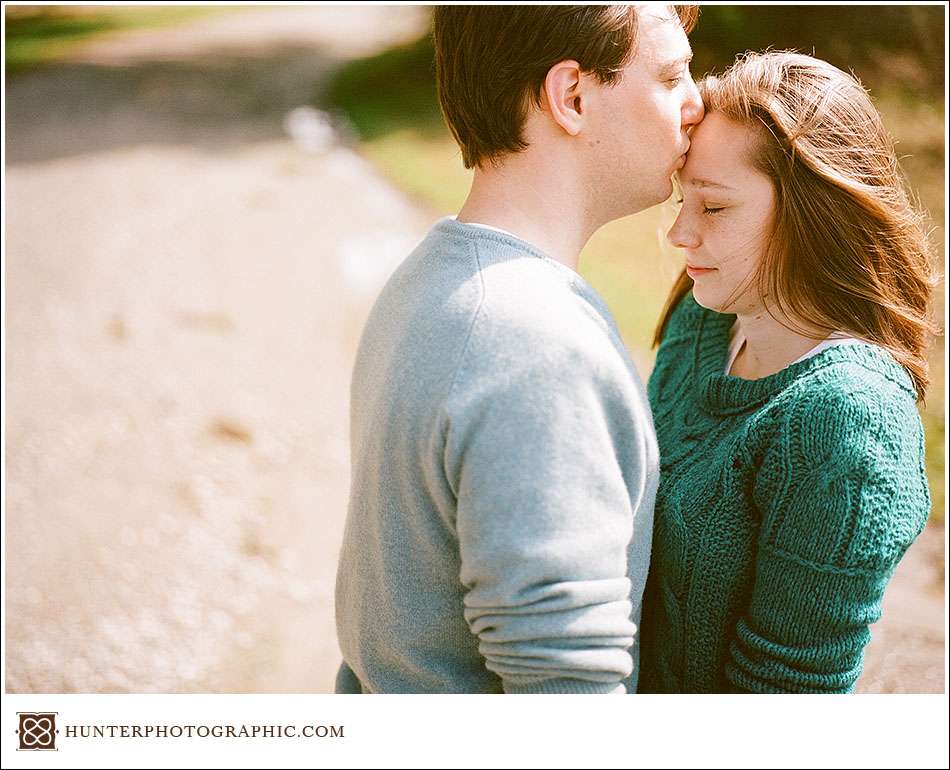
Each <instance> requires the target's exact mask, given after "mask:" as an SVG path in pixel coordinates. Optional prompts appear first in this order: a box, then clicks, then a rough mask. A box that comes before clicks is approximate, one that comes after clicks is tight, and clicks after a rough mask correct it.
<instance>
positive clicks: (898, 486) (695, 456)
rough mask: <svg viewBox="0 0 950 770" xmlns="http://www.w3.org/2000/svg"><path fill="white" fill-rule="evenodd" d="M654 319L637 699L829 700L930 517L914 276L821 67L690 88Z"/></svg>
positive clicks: (892, 173) (849, 118) (835, 78)
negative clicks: (679, 259)
mask: <svg viewBox="0 0 950 770" xmlns="http://www.w3.org/2000/svg"><path fill="white" fill-rule="evenodd" d="M700 92H701V93H702V95H703V99H704V102H705V104H706V111H707V114H706V118H705V120H704V121H703V123H701V124H700V125H699V126H698V127H697V128H696V129H694V131H693V134H692V136H691V148H690V152H689V157H688V161H687V163H686V165H685V166H684V167H683V169H682V170H681V172H680V179H679V183H680V186H681V189H682V194H683V198H682V208H681V210H680V213H679V216H678V217H677V219H676V222H675V223H674V225H673V227H672V229H671V230H670V232H669V236H668V237H669V239H670V241H671V242H672V243H673V244H674V245H675V246H677V247H679V248H682V249H683V250H684V251H685V253H686V262H687V267H686V270H685V271H684V274H683V275H681V276H680V278H679V280H678V282H677V284H676V286H675V287H674V289H673V292H672V295H671V296H670V298H669V300H668V302H667V307H666V311H665V313H664V317H663V319H662V320H661V322H660V325H659V327H658V332H657V340H656V342H657V343H658V344H660V348H659V351H658V353H657V362H656V368H655V370H654V373H653V375H652V377H651V379H650V383H649V391H650V401H651V405H652V407H653V412H654V419H655V423H656V431H657V436H658V439H659V444H660V454H661V480H660V488H659V492H658V495H657V504H656V519H655V532H654V543H653V555H652V562H651V568H650V577H649V580H648V582H647V588H646V593H645V596H644V603H643V604H644V616H643V620H642V626H641V645H642V650H641V658H640V663H641V665H640V677H639V691H640V692H730V691H751V692H799V693H805V692H821V693H826V692H849V691H851V690H853V688H854V685H855V682H856V681H857V679H858V676H859V675H860V673H861V667H862V661H863V650H864V647H865V645H866V644H867V642H868V641H869V639H870V633H869V631H868V626H869V625H870V624H872V623H874V622H875V621H876V620H877V619H878V618H879V617H880V614H881V599H882V596H883V594H884V589H885V586H886V585H887V582H888V580H889V578H890V576H891V575H892V574H893V572H894V568H895V567H896V565H897V563H898V561H899V560H900V558H901V557H902V555H903V554H904V552H905V551H906V549H907V547H908V546H909V545H910V544H911V543H912V542H913V540H914V538H915V537H916V536H917V535H918V534H919V533H920V531H921V530H922V529H923V527H924V525H925V523H926V521H927V516H928V513H929V510H930V497H929V493H928V488H927V479H926V476H925V473H924V442H923V428H922V425H921V422H920V418H919V416H918V412H917V409H916V401H918V400H920V399H922V398H923V396H924V391H925V389H926V386H927V379H928V378H927V364H926V360H925V358H924V344H925V336H926V333H927V331H928V330H929V325H928V321H927V313H928V307H929V300H930V294H931V291H932V287H933V276H932V271H931V266H930V259H929V252H928V247H927V244H926V238H925V236H924V234H923V232H922V230H921V226H920V220H919V218H918V215H917V214H916V213H915V212H914V210H913V208H912V207H911V205H910V203H909V201H908V197H907V193H906V190H905V188H904V185H903V183H902V180H901V177H900V172H899V169H898V166H897V161H896V157H895V154H894V150H893V146H892V143H891V141H890V140H889V138H888V135H887V133H886V131H885V130H884V128H883V125H882V122H881V118H880V116H879V115H878V113H877V111H876V110H875V108H874V106H873V105H872V103H871V101H870V99H869V98H868V96H867V94H866V93H865V92H864V90H863V89H862V88H861V86H860V85H859V84H858V83H857V82H856V81H855V80H854V79H853V78H852V77H850V76H848V75H846V74H845V73H844V72H842V71H840V70H838V69H836V68H835V67H833V66H831V65H830V64H828V63H826V62H823V61H820V60H818V59H814V58H811V57H808V56H801V55H798V54H794V53H787V52H770V53H764V54H748V55H746V56H745V57H742V58H740V59H739V60H738V61H737V62H736V64H734V65H733V66H732V67H731V68H730V69H729V70H728V71H727V72H726V73H725V74H724V75H723V76H722V77H720V78H707V79H706V80H705V81H704V82H702V83H700Z"/></svg>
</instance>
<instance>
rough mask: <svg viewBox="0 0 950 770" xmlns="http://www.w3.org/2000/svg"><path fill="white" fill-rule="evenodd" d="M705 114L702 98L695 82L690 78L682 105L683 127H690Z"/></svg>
mask: <svg viewBox="0 0 950 770" xmlns="http://www.w3.org/2000/svg"><path fill="white" fill-rule="evenodd" d="M705 114H706V108H705V107H704V106H703V98H702V97H701V96H700V95H699V89H698V88H696V83H694V82H693V79H692V78H690V79H689V91H688V93H687V95H686V103H685V104H684V105H683V127H684V128H692V127H693V126H695V125H696V124H697V123H699V122H700V121H701V120H702V119H703V116H704V115H705Z"/></svg>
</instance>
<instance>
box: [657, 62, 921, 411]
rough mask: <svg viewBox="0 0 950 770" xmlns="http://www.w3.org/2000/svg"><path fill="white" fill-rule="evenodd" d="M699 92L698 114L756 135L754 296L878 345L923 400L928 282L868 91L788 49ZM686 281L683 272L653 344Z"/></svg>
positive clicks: (790, 315) (912, 218)
mask: <svg viewBox="0 0 950 770" xmlns="http://www.w3.org/2000/svg"><path fill="white" fill-rule="evenodd" d="M698 85H699V90H700V93H701V94H702V97H703V102H704V103H705V105H706V111H707V112H710V113H711V112H721V113H722V114H723V115H725V116H726V117H728V118H730V119H732V120H734V121H736V122H738V123H740V124H742V125H745V126H749V127H751V128H753V129H754V130H755V131H756V132H757V133H758V134H759V141H758V142H757V143H756V145H757V146H756V148H755V149H754V150H753V156H752V157H751V158H750V160H751V162H752V164H753V165H754V167H755V168H757V169H758V170H759V171H761V172H762V173H764V174H766V175H767V176H768V177H769V178H770V179H771V180H772V184H773V186H774V189H775V193H776V211H775V219H774V226H773V230H772V233H771V237H770V238H769V241H768V245H767V246H766V249H765V253H764V255H763V258H762V260H761V262H760V264H759V266H758V268H757V270H756V273H755V275H754V276H753V280H754V281H755V282H756V284H757V286H758V290H759V292H760V295H761V296H762V297H768V298H769V299H770V300H771V301H772V302H774V303H775V307H776V308H778V309H779V310H780V311H781V313H782V314H783V315H784V316H785V318H786V319H798V320H799V321H803V322H805V323H806V324H808V325H810V326H811V327H812V329H819V330H822V331H824V332H825V333H830V332H833V331H838V330H846V331H848V332H850V333H852V334H854V335H856V336H858V337H860V338H862V339H865V340H867V341H868V342H873V343H876V344H878V345H881V346H882V347H884V348H886V349H887V350H889V351H890V352H891V354H892V355H893V356H894V357H895V358H896V359H897V360H898V361H899V362H900V363H901V364H902V365H903V366H904V368H905V369H906V370H907V372H908V374H909V375H910V377H911V379H912V380H913V383H914V388H915V389H916V391H917V398H918V400H922V399H923V397H924V392H925V390H926V388H927V384H928V382H929V375H928V366H927V360H926V357H925V355H924V349H925V347H926V344H927V334H928V332H934V331H935V328H934V326H933V324H932V323H931V322H930V320H929V312H930V301H931V293H932V291H933V287H934V285H935V284H936V276H935V274H934V270H933V266H932V262H931V251H930V247H929V245H928V242H927V236H926V234H925V233H924V230H923V226H922V215H921V214H920V213H919V212H918V210H917V208H916V207H915V206H914V205H912V203H911V201H910V197H909V195H908V191H907V186H906V183H905V181H904V178H903V176H902V174H901V171H900V167H899V165H898V162H897V156H896V153H895V152H894V143H893V141H892V140H891V138H890V136H889V135H888V133H887V131H886V130H885V128H884V124H883V122H882V120H881V116H880V114H879V113H878V111H877V110H876V109H875V107H874V105H873V104H872V102H871V99H870V97H869V96H868V94H867V92H865V90H864V88H863V87H862V86H861V84H860V83H858V82H857V81H856V80H855V79H854V78H853V77H851V76H850V75H847V74H846V73H844V72H842V71H841V70H839V69H838V68H837V67H834V66H832V65H831V64H828V63H827V62H825V61H822V60H820V59H815V58H813V57H811V56H804V55H802V54H798V53H795V52H792V51H767V52H765V53H747V54H744V55H742V56H740V57H739V58H738V59H737V61H736V62H735V63H734V64H733V65H732V66H731V67H730V68H729V69H728V70H726V72H725V73H724V74H722V75H721V76H718V77H717V76H709V77H707V78H705V79H704V80H702V81H701V82H700V83H699V84H698ZM692 285H693V281H692V279H691V278H689V276H687V275H686V272H685V270H684V271H683V272H682V273H681V274H680V276H679V278H678V279H677V280H676V283H675V285H674V286H673V289H672V291H671V293H670V296H669V298H668V299H667V301H666V306H665V307H664V310H663V313H662V315H661V317H660V322H659V324H658V325H657V328H656V334H655V336H654V340H653V344H654V346H656V345H659V344H660V341H661V340H662V338H663V333H664V331H665V328H666V324H667V321H668V320H669V317H670V313H671V312H672V311H673V309H674V308H675V307H676V305H677V304H678V303H679V301H680V300H681V299H682V297H683V296H684V295H685V294H686V293H687V292H688V291H689V290H690V289H691V288H692ZM796 331H799V332H800V333H803V334H806V336H813V335H814V332H813V331H808V330H805V329H796Z"/></svg>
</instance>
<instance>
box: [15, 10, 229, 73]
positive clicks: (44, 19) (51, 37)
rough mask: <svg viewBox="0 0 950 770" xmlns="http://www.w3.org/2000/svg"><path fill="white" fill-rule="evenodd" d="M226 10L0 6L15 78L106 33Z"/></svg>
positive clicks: (164, 24)
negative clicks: (2, 11)
mask: <svg viewBox="0 0 950 770" xmlns="http://www.w3.org/2000/svg"><path fill="white" fill-rule="evenodd" d="M227 10H228V8H227V7H224V6H181V5H179V6H174V5H170V6H147V7H135V6H81V7H76V6H55V5H44V6H26V5H20V6H13V5H6V6H4V16H5V34H4V46H5V49H4V60H5V63H6V71H7V75H16V74H19V73H22V72H25V71H28V70H31V69H34V68H35V67H37V66H40V65H44V64H51V63H54V62H56V61H58V60H60V59H61V58H63V57H64V56H68V55H69V53H70V52H72V51H74V50H75V49H76V47H77V46H78V45H80V44H81V43H83V42H85V41H86V40H88V39H90V38H92V37H96V36H99V35H103V34H107V33H109V32H116V31H119V30H127V29H137V28H140V27H157V26H166V25H170V24H178V23H179V22H183V21H190V20H192V19H197V18H202V17H204V16H209V15H211V14H219V13H222V12H225V11H227Z"/></svg>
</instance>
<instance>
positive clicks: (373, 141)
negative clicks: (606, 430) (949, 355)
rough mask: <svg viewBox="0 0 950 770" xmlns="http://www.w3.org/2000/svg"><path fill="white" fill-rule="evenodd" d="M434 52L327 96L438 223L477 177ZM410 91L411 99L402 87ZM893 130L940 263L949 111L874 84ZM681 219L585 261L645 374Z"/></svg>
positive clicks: (424, 51) (369, 65)
mask: <svg viewBox="0 0 950 770" xmlns="http://www.w3.org/2000/svg"><path fill="white" fill-rule="evenodd" d="M431 56H432V51H431V46H430V45H429V44H428V43H427V42H426V41H424V40H422V41H418V42H417V43H415V44H412V45H410V46H403V47H401V48H400V49H396V50H394V51H391V52H387V54H384V55H383V57H374V58H370V59H365V60H361V61H360V62H357V63H355V64H354V65H352V66H350V67H347V68H344V70H343V72H342V73H341V77H340V79H339V80H338V81H337V83H335V84H334V86H333V87H332V88H331V89H330V90H329V91H326V92H324V93H322V94H320V95H319V97H320V99H319V100H320V101H322V102H323V103H324V104H325V105H328V106H331V107H334V108H337V109H341V110H343V111H344V112H346V113H347V114H348V116H349V118H350V119H351V121H352V122H353V124H354V126H355V128H356V130H357V132H358V133H359V135H360V137H361V138H362V144H361V152H362V153H363V154H364V155H365V157H366V158H368V159H369V160H370V161H371V162H372V163H373V164H374V165H375V166H376V167H377V168H378V169H379V170H380V171H381V172H382V174H383V175H384V176H386V177H387V178H388V179H389V180H390V181H391V182H392V183H393V184H394V185H395V186H396V187H397V188H399V189H401V190H403V191H404V192H405V193H406V194H407V195H408V196H410V197H411V198H413V199H414V200H415V201H416V202H417V203H418V204H419V205H420V206H422V207H424V208H427V209H428V210H430V211H431V212H432V215H433V217H436V216H442V215H445V214H450V213H454V212H456V211H458V209H459V208H460V207H461V205H462V203H463V202H464V200H465V196H466V194H467V192H468V188H469V185H470V183H471V178H472V174H471V172H470V171H466V170H465V169H464V168H463V167H462V162H461V156H460V153H459V151H458V148H457V146H456V145H455V142H454V141H453V140H452V138H451V135H450V134H449V132H448V130H447V129H446V128H445V127H444V125H443V123H442V121H441V118H440V116H439V112H438V109H437V107H436V102H435V94H434V85H433V81H432V75H431V65H430V62H431ZM401 83H406V84H408V86H407V89H406V94H407V96H406V99H405V100H403V99H402V98H401V94H402V92H401V91H400V90H399V84H401ZM871 92H872V94H874V95H875V102H876V104H877V106H878V108H879V109H880V110H881V112H882V114H883V115H884V119H885V123H886V124H887V126H888V129H889V130H890V131H891V133H892V135H893V136H894V137H895V138H896V139H897V141H898V152H899V154H900V156H901V158H902V164H903V168H904V170H905V172H906V174H907V176H908V178H909V180H910V182H911V187H912V188H913V190H914V191H915V193H916V194H917V195H918V196H919V198H920V202H921V203H922V204H923V206H924V208H925V209H926V210H927V211H928V212H929V214H930V217H931V220H932V224H933V226H934V231H933V235H932V242H933V244H934V247H935V248H936V249H937V257H938V259H939V264H940V265H943V263H944V252H943V241H944V232H943V225H942V223H943V216H944V197H943V192H944V185H943V159H944V145H943V108H942V99H941V98H940V97H939V95H937V96H936V97H932V98H922V97H921V96H920V95H919V94H916V93H913V92H909V91H907V90H906V89H902V88H901V87H899V86H897V85H893V84H887V83H882V84H880V85H879V86H878V87H874V86H873V85H871ZM671 224H672V211H671V209H670V208H669V207H667V206H659V207H656V208H654V209H651V210H649V211H645V212H643V213H641V214H637V215H635V216H632V217H626V218H624V219H621V220H618V221H616V222H612V223H611V224H609V225H607V226H606V227H603V228H602V229H601V230H600V231H598V232H597V233H596V234H595V235H594V237H593V238H592V239H591V240H590V242H589V243H588V244H587V246H586V248H585V249H584V251H583V252H582V254H581V261H580V266H579V270H580V272H581V274H582V275H583V276H584V277H585V278H586V279H587V280H588V281H589V282H590V284H591V285H592V286H593V287H594V288H595V289H596V290H597V291H598V292H599V293H600V294H601V296H602V297H603V298H604V300H605V301H606V302H607V304H608V305H609V307H610V309H611V311H612V312H613V314H614V316H615V318H616V320H617V324H618V326H619V327H620V331H621V333H622V335H623V337H624V341H625V342H626V344H627V346H628V348H629V349H630V351H631V354H632V355H633V357H634V359H635V360H636V362H637V365H638V367H639V368H640V371H641V372H642V373H643V374H644V375H647V374H648V372H649V371H650V369H651V368H652V365H653V358H654V351H653V350H651V348H650V344H651V340H652V337H653V329H654V325H655V324H656V321H657V318H658V317H659V314H660V311H661V310H662V307H663V304H664V302H665V299H666V295H667V293H668V291H669V289H670V287H671V286H672V284H673V280H674V279H675V277H676V275H677V274H678V273H679V270H680V268H681V266H682V258H681V257H678V256H677V255H676V253H675V251H674V250H672V249H671V248H670V247H668V246H667V245H666V244H665V240H664V238H663V234H664V233H665V232H666V230H667V229H668V228H669V226H670V225H671ZM936 305H937V307H936V308H935V313H934V317H935V318H937V319H941V321H940V322H939V323H940V325H941V326H942V318H943V283H942V282H941V285H940V287H939V288H938V291H937V302H936ZM944 349H945V342H944V339H943V338H942V337H941V338H939V339H938V340H936V341H935V343H934V345H933V346H932V348H931V351H930V362H931V376H932V384H931V388H930V393H931V397H930V398H928V399H927V403H926V405H925V406H923V407H922V408H921V416H922V419H923V421H924V425H925V431H926V437H927V459H926V462H927V473H928V476H929V479H930V484H931V494H932V497H933V511H932V514H931V518H932V519H933V520H934V521H940V522H942V521H944V516H945V501H944V494H945V490H944V461H945V457H944V435H945V415H944V404H943V386H944V379H945V372H944V365H943V358H944Z"/></svg>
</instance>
